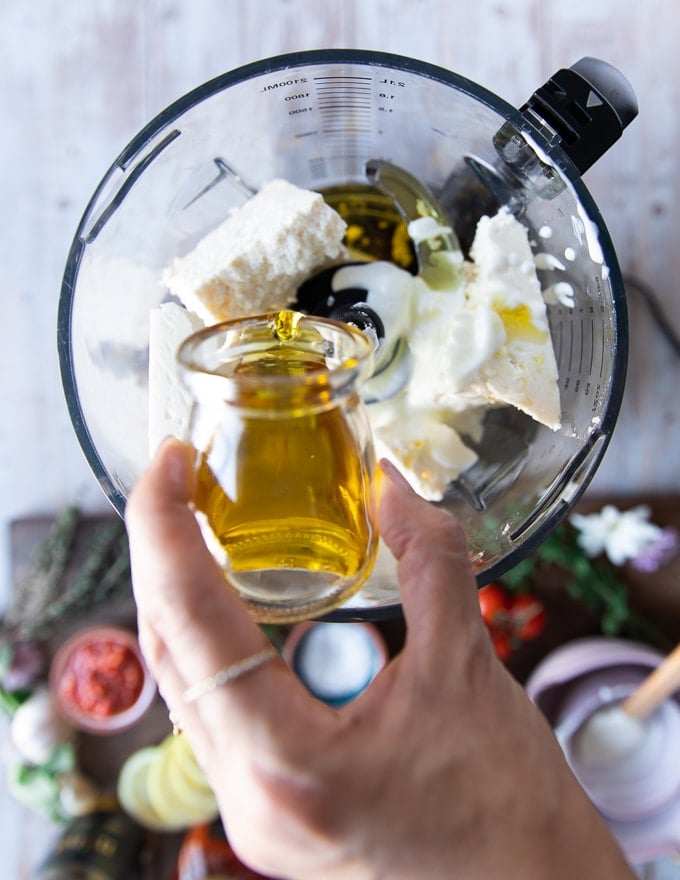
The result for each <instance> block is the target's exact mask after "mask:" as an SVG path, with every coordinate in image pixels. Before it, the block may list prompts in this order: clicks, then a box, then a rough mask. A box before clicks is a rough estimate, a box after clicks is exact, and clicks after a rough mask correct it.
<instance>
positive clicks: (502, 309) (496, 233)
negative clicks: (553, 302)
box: [470, 210, 561, 431]
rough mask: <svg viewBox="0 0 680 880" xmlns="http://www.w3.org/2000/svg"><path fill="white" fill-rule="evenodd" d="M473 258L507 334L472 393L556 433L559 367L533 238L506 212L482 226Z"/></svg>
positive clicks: (484, 293) (478, 284)
mask: <svg viewBox="0 0 680 880" xmlns="http://www.w3.org/2000/svg"><path fill="white" fill-rule="evenodd" d="M470 253H471V256H472V259H473V260H474V262H475V266H476V275H475V280H474V282H473V285H472V286H473V288H474V290H475V291H476V292H478V296H479V299H480V301H482V302H487V303H488V304H489V306H490V307H491V308H492V309H493V311H494V312H495V313H496V315H497V316H498V318H500V320H501V322H502V325H503V330H504V333H505V341H504V343H503V345H501V346H500V347H499V348H498V349H497V350H496V351H495V352H494V354H493V356H492V357H491V358H490V359H489V360H488V361H487V362H486V363H485V364H484V365H483V366H482V367H481V369H480V371H479V373H478V375H477V379H476V380H475V382H473V383H472V384H471V389H470V390H471V391H473V392H475V391H476V392H478V393H480V394H482V395H484V396H486V397H487V399H488V400H489V402H491V403H496V402H498V403H507V404H510V405H511V406H514V407H516V408H517V409H519V410H521V411H522V412H525V413H527V415H529V416H531V417H532V418H533V419H535V420H536V421H537V422H540V423H541V424H543V425H546V426H547V427H548V428H552V430H554V431H556V430H557V429H558V428H559V427H560V425H561V408H560V394H559V386H558V371H557V362H556V360H555V352H554V349H553V345H552V339H551V337H550V327H549V325H548V314H547V310H546V305H545V300H544V299H543V294H542V291H541V285H540V282H539V280H538V277H537V275H536V265H535V263H534V257H533V254H532V251H531V245H530V244H529V236H528V232H527V230H526V228H525V227H524V226H523V225H522V224H521V223H519V222H518V221H517V220H516V219H515V218H514V217H513V215H512V214H511V213H510V212H509V211H507V210H501V211H499V212H498V214H496V215H495V216H494V217H482V219H481V220H480V221H479V223H478V225H477V231H476V234H475V238H474V241H473V243H472V248H471V251H470ZM472 295H473V296H474V294H472Z"/></svg>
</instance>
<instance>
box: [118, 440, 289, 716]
mask: <svg viewBox="0 0 680 880" xmlns="http://www.w3.org/2000/svg"><path fill="white" fill-rule="evenodd" d="M191 454H192V453H191V450H190V448H189V447H185V446H183V445H182V444H180V443H179V442H177V441H172V440H171V441H166V443H165V444H163V446H162V447H161V449H160V450H159V452H158V454H157V455H156V457H155V458H154V460H153V462H152V463H151V466H150V467H149V468H148V470H147V471H146V473H145V474H144V475H143V476H142V478H141V479H140V480H139V482H138V483H137V485H136V486H135V488H134V490H133V492H132V494H131V496H130V499H129V501H128V506H127V511H126V522H127V526H128V533H129V538H130V554H131V563H132V576H133V585H134V593H135V600H136V603H137V608H138V613H139V619H140V634H141V633H142V631H146V632H147V633H148V634H152V635H151V636H150V637H149V636H148V635H147V638H146V639H145V641H143V645H144V646H145V647H146V648H147V650H149V651H150V654H151V656H148V657H147V660H148V662H149V665H150V666H151V668H152V671H153V672H154V674H155V675H156V677H157V680H158V682H159V687H160V688H161V690H162V692H163V693H164V696H165V697H166V700H168V702H169V703H170V704H171V708H173V709H176V710H177V713H178V714H180V713H181V715H180V717H182V716H184V717H186V715H187V714H188V709H184V708H183V707H182V694H183V692H184V691H185V690H186V689H187V688H189V687H191V686H194V685H196V684H197V683H198V682H201V681H203V680H204V679H207V678H209V677H211V676H214V675H215V674H216V673H217V672H218V671H220V670H222V669H225V668H227V667H229V666H231V665H233V664H235V663H240V662H241V661H243V660H244V659H245V658H247V657H250V656H252V655H254V654H257V653H258V652H260V651H262V649H263V648H264V647H266V646H267V645H268V644H269V643H268V640H267V639H266V637H265V635H264V633H263V632H262V630H261V629H260V627H259V626H258V625H257V624H256V623H255V622H254V621H253V620H252V619H251V617H250V616H249V614H248V612H247V611H246V610H245V607H244V605H243V603H242V602H241V600H240V599H239V598H238V596H237V595H236V594H235V593H234V592H233V591H232V590H231V589H229V588H228V586H227V584H226V583H225V579H224V575H223V573H222V571H221V569H220V568H219V566H218V565H217V563H216V562H215V560H214V559H213V557H212V556H211V554H210V553H209V551H208V549H207V548H206V546H205V542H204V541H203V536H202V535H201V531H200V528H199V526H198V523H197V522H196V518H195V516H194V514H193V512H192V511H191V509H190V507H189V499H190V495H191V485H192V468H191V462H190V456H191ZM145 642H146V644H145ZM149 642H152V643H153V644H152V645H151V648H150V649H149ZM300 690H303V689H302V686H301V685H300V684H299V682H298V681H297V680H296V679H295V677H294V676H293V675H292V673H291V672H290V670H289V669H288V668H287V667H286V666H285V665H284V664H283V661H274V662H273V663H267V664H265V665H263V666H261V667H259V668H257V669H254V670H252V671H251V672H249V673H247V674H246V675H244V676H243V677H241V678H238V679H236V680H235V681H232V682H230V683H228V684H226V685H225V686H224V687H220V688H219V689H217V690H215V691H214V692H213V693H209V694H206V695H205V696H203V697H201V698H200V699H199V700H198V701H197V702H196V703H194V704H192V707H191V708H192V709H195V711H196V712H197V713H198V714H199V715H200V717H201V718H202V719H203V720H204V721H206V722H207V723H208V724H209V725H219V729H223V727H224V723H225V718H224V712H225V711H230V716H229V720H230V725H231V728H230V729H231V730H232V731H233V732H237V731H238V729H240V728H242V729H244V730H245V732H246V733H248V732H250V733H252V720H253V717H254V716H256V715H260V716H265V715H268V716H271V718H270V723H271V724H276V723H277V722H278V720H279V719H280V714H281V712H284V711H285V712H287V711H288V710H287V709H286V708H285V707H286V706H287V705H289V702H290V700H293V699H299V698H300V694H299V691H300ZM294 692H295V693H296V695H295V696H293V693H294ZM237 707H238V709H239V710H240V711H239V712H234V709H235V708H237Z"/></svg>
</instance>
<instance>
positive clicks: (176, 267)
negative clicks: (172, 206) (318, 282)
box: [163, 180, 346, 324]
mask: <svg viewBox="0 0 680 880" xmlns="http://www.w3.org/2000/svg"><path fill="white" fill-rule="evenodd" d="M345 230H346V224H345V221H344V220H343V219H342V218H341V217H340V215H339V214H338V213H337V212H336V211H334V210H333V209H332V208H331V207H329V206H328V205H327V204H326V202H325V201H324V199H323V197H322V196H321V195H319V194H318V193H315V192H312V191H310V190H306V189H301V188H300V187H297V186H294V185H293V184H292V183H288V182H287V181H285V180H272V181H270V182H269V183H267V184H265V185H264V186H263V187H262V189H261V190H259V192H258V193H257V194H256V195H254V196H253V197H252V198H251V199H249V200H248V201H247V202H244V204H243V205H241V206H240V207H239V208H237V209H235V210H234V211H233V212H232V213H231V214H230V215H229V216H228V217H227V219H226V220H225V221H224V222H223V223H221V224H220V226H218V227H217V228H216V229H214V230H213V231H212V232H210V233H208V235H206V236H205V237H204V238H203V239H201V241H200V242H199V243H198V244H197V245H196V247H195V248H194V249H193V250H192V251H191V252H190V253H188V254H187V255H186V256H183V257H179V258H177V259H175V260H174V262H173V263H172V265H171V266H170V267H168V268H167V269H166V270H165V272H164V273H163V283H164V284H166V285H167V286H168V288H169V289H170V291H171V293H173V294H174V295H175V296H176V297H178V299H180V300H181V302H182V303H184V305H185V306H186V307H187V308H188V309H190V310H191V311H193V312H195V313H196V314H197V315H198V316H199V317H200V318H202V320H203V321H204V322H205V323H206V324H212V323H216V322H218V321H223V320H228V319H231V318H240V317H243V316H246V315H255V314H260V313H263V312H268V311H274V310H277V309H281V308H285V307H286V306H287V305H288V304H289V303H290V302H291V301H292V300H293V299H294V297H295V293H296V290H297V288H298V286H299V284H300V283H301V282H302V281H304V280H305V279H306V278H308V277H309V276H310V275H311V274H313V273H314V272H315V271H316V270H318V269H320V268H321V267H323V266H325V265H327V264H328V263H330V262H331V261H332V260H334V259H337V258H338V257H339V256H341V255H343V254H344V246H343V236H344V234H345Z"/></svg>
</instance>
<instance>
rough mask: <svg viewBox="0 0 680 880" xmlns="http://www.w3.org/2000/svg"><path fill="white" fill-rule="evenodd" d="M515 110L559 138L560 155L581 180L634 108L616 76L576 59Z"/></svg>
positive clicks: (607, 67)
mask: <svg viewBox="0 0 680 880" xmlns="http://www.w3.org/2000/svg"><path fill="white" fill-rule="evenodd" d="M520 109H521V112H522V113H523V114H524V115H525V116H526V117H527V118H528V119H529V120H530V121H532V122H533V123H534V124H535V122H536V117H538V119H539V121H540V122H544V123H546V124H547V125H549V126H550V128H552V129H553V130H554V131H555V132H556V133H557V134H558V135H559V137H560V146H561V147H562V149H563V151H564V152H565V153H566V154H567V155H568V156H569V158H570V159H571V160H572V162H573V163H574V164H575V165H576V167H577V168H578V169H579V171H580V172H581V173H582V174H583V172H585V171H587V170H588V168H590V166H591V165H592V164H593V163H594V162H596V161H597V160H598V159H599V158H600V156H602V155H603V154H604V153H606V151H607V150H608V149H609V148H610V147H611V146H612V144H613V143H614V142H615V141H617V140H618V139H619V138H620V137H621V134H622V133H623V130H624V128H625V127H626V126H627V125H628V124H629V123H630V122H632V121H633V119H635V117H636V116H637V113H638V104H637V99H636V97H635V93H634V91H633V89H632V87H631V85H630V83H629V82H628V80H627V79H626V78H625V77H624V75H623V74H622V73H621V72H620V71H619V70H617V69H616V68H615V67H613V66H612V65H611V64H608V63H607V62H606V61H601V60H600V59H599V58H582V59H581V60H580V61H577V62H576V64H573V65H572V66H571V67H569V68H564V69H562V70H558V71H557V73H555V74H554V75H553V76H551V77H550V79H549V80H548V81H547V82H546V83H545V85H543V86H541V87H540V88H538V89H537V90H536V91H535V92H534V94H533V95H532V96H531V97H530V98H529V100H528V101H527V102H526V104H525V105H524V106H523V107H522V108H520Z"/></svg>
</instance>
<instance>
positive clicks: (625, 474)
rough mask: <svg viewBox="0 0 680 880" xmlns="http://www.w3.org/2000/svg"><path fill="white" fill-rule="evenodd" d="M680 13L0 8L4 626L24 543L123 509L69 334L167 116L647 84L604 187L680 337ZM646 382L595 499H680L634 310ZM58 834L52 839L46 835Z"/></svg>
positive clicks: (405, 5) (228, 3) (601, 197)
mask: <svg viewBox="0 0 680 880" xmlns="http://www.w3.org/2000/svg"><path fill="white" fill-rule="evenodd" d="M679 37H680V7H678V5H677V2H676V0H649V2H646V3H644V4H643V3H638V2H634V0H597V2H593V0H570V2H568V3H565V2H563V0H477V2H475V3H463V2H451V0H408V2H407V0H361V2H359V0H330V2H326V3H319V2H318V0H247V2H246V0H191V2H190V0H185V2H181V0H174V2H173V0H90V2H88V3H79V2H64V0H37V2H33V3H27V2H25V0H2V2H1V3H0V124H1V126H2V130H1V133H0V266H2V283H1V285H0V290H1V291H2V300H1V301H2V309H3V314H2V321H1V322H0V328H1V329H0V333H1V334H2V340H1V343H0V383H1V384H0V403H1V405H2V413H3V416H2V430H1V433H0V608H1V607H4V605H5V604H6V601H7V596H8V595H9V590H10V588H11V585H10V578H9V559H8V523H9V522H10V521H11V520H12V519H14V518H17V517H20V516H24V515H30V514H36V513H50V512H52V511H54V510H56V509H57V508H59V507H61V506H63V505H65V504H68V503H73V502H76V503H78V504H80V505H81V506H82V507H83V508H84V509H86V510H96V509H100V508H103V507H105V502H104V500H103V498H102V495H101V492H100V490H99V488H98V486H97V485H96V484H95V481H94V479H93V478H92V476H91V475H90V473H89V471H88V469H87V467H86V465H85V463H84V459H83V457H82V455H81V452H80V450H79V448H78V446H77V443H76V440H75V438H74V435H73V431H72V428H71V425H70V423H69V419H68V416H67V412H66V408H65V405H64V402H63V397H62V391H61V385H60V380H59V376H58V368H57V359H56V346H55V322H56V306H57V299H58V295H59V287H60V281H61V275H62V271H63V267H64V262H65V259H66V254H67V251H68V247H69V245H70V241H71V238H72V235H73V232H74V230H75V227H76V224H77V222H78V220H79V218H80V215H81V213H82V211H83V208H84V206H85V204H86V201H87V200H88V198H89V196H90V195H91V193H92V192H93V190H94V187H95V186H96V184H97V183H98V182H99V180H100V179H101V177H102V175H103V173H104V171H105V170H106V168H107V167H108V166H109V164H110V163H111V161H112V160H113V158H114V157H115V156H116V155H117V153H118V152H119V151H120V150H121V149H122V148H123V147H124V146H125V144H126V143H127V142H128V141H129V139H130V138H131V137H132V136H133V135H134V134H135V133H136V132H137V131H138V130H139V129H140V128H141V126H142V125H143V124H144V123H145V122H147V121H148V120H149V119H150V118H151V117H152V116H153V115H154V114H155V113H156V112H158V111H159V110H160V109H162V108H163V107H164V106H165V105H167V104H168V103H169V102H170V101H171V100H173V99H174V98H176V97H178V96H180V95H181V94H182V93H184V92H186V91H187V90H189V89H190V88H192V87H194V86H196V85H198V84H200V83H201V82H203V81H205V80H207V79H208V78H210V77H212V76H214V75H217V74H219V73H222V72H224V71H226V70H229V69H232V68H234V67H237V66H239V65H241V64H243V63H246V62H248V61H252V60H255V59H257V58H262V57H266V56H269V55H275V54H278V53H281V52H284V51H291V50H296V49H310V48H320V47H357V48H366V49H380V50H384V51H391V52H397V53H402V54H405V55H409V56H412V57H416V58H420V59H423V60H426V61H429V62H432V63H435V64H439V65H442V66H444V67H447V68H450V69H452V70H455V71H456V72H458V73H460V74H462V75H464V76H466V77H468V78H470V79H472V80H476V81H477V82H479V83H481V84H482V85H484V86H486V87H487V88H489V89H491V90H492V91H494V92H496V93H498V94H499V95H501V96H502V97H504V98H506V99H507V100H509V101H510V102H511V103H514V104H515V105H519V104H521V103H522V102H523V101H524V100H525V99H526V98H527V97H528V96H529V95H530V94H531V93H532V92H533V90H534V89H535V88H536V87H537V86H538V85H540V84H541V83H543V82H544V81H545V79H546V78H547V77H548V76H549V75H550V74H552V73H553V72H554V71H555V70H557V69H558V68H560V67H564V66H569V65H570V64H572V63H573V62H574V61H576V60H577V59H578V58H580V57H582V56H585V55H594V56H598V57H601V58H604V59H606V60H608V61H610V62H612V63H613V64H615V65H617V66H618V67H619V68H620V69H621V70H622V71H624V72H625V73H626V75H627V76H628V78H629V79H630V80H631V82H632V84H633V86H634V88H635V90H636V92H637V95H638V98H639V102H640V108H641V112H640V116H639V118H638V120H636V121H635V122H634V123H633V125H632V126H631V127H630V129H629V130H628V131H627V132H626V134H625V135H624V137H623V139H622V140H621V141H620V142H619V143H618V144H617V145H615V146H614V147H613V148H612V149H611V151H610V152H609V153H608V154H607V155H606V156H605V157H604V158H603V159H602V160H601V161H600V163H599V164H598V165H596V166H595V167H594V168H593V169H592V170H591V171H590V172H589V173H588V175H587V177H586V183H587V184H588V185H589V187H590V189H591V191H592V193H593V195H594V197H595V199H596V201H597V202H598V204H599V205H600V208H601V210H602V213H603V215H604V217H605V219H606V221H607V223H608V225H609V228H610V231H611V234H612V237H613V239H614V242H615V245H616V247H617V249H618V253H619V257H620V262H621V264H622V267H623V269H624V271H625V272H629V273H632V274H634V275H636V276H638V277H639V278H640V279H642V280H643V281H645V282H646V283H648V284H649V285H651V287H652V288H653V289H654V290H655V291H656V293H657V295H658V297H659V300H660V301H661V303H662V305H663V307H664V308H665V310H666V312H667V314H668V316H669V318H670V319H671V321H672V322H673V323H674V325H675V326H676V327H678V328H680V298H678V297H677V296H676V289H677V279H678V278H679V277H680V247H678V243H677V230H678V229H679V228H680V163H679V162H678V161H677V155H678V142H679V141H680V91H679V87H678V84H679V83H680V52H678V38H679ZM631 318H632V321H631V325H632V339H631V358H630V378H629V382H628V386H627V391H626V395H625V399H624V404H623V409H622V413H621V418H620V421H619V426H618V429H617V431H616V434H615V436H614V440H613V442H612V444H611V446H610V450H609V452H608V453H607V455H606V457H605V462H604V464H603V465H602V467H601V469H600V471H599V473H598V475H597V477H596V479H595V481H594V484H593V487H592V490H593V491H598V492H599V493H602V494H610V493H614V492H617V491H619V492H621V493H626V492H631V493H632V492H642V493H644V492H649V493H653V492H655V491H661V490H667V491H673V490H677V489H678V488H679V487H680V451H679V450H680V443H678V437H677V430H678V421H679V419H680V398H679V396H678V393H677V386H678V380H679V379H680V372H679V369H678V367H679V362H678V359H677V357H675V356H674V355H673V354H672V353H671V350H670V348H669V347H668V346H667V344H666V343H665V342H664V341H663V340H662V339H661V338H660V337H659V335H658V332H657V331H656V330H655V328H654V327H653V325H652V323H651V321H650V319H649V316H648V313H647V312H646V310H645V309H644V308H643V307H642V306H641V304H640V302H639V301H637V300H635V299H634V300H633V301H632V302H631ZM0 804H1V809H2V821H0V851H2V853H3V865H4V867H5V875H6V876H8V877H10V876H12V877H17V878H23V877H26V876H28V870H29V866H30V864H32V863H33V862H34V861H35V859H36V858H37V857H38V856H39V855H40V850H41V848H42V846H41V845H42V842H43V841H44V840H45V838H46V837H47V836H49V830H48V829H41V828H40V823H38V822H36V821H35V820H33V819H30V818H29V817H28V816H26V815H24V814H22V813H21V811H17V810H15V809H13V808H11V806H10V802H9V801H8V800H7V798H6V797H4V795H3V796H2V800H0ZM43 831H44V832H45V833H42V832H43Z"/></svg>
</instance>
